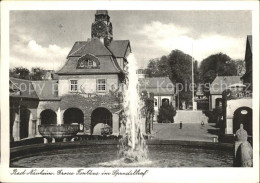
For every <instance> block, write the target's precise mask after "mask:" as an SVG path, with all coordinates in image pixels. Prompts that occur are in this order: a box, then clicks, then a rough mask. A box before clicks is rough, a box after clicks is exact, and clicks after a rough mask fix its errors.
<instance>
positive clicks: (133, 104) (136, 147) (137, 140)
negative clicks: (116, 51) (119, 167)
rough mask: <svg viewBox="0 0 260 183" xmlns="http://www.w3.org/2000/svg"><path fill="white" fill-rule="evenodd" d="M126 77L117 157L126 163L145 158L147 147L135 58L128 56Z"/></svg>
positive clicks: (131, 55)
mask: <svg viewBox="0 0 260 183" xmlns="http://www.w3.org/2000/svg"><path fill="white" fill-rule="evenodd" d="M126 68H127V77H126V83H125V88H124V102H123V104H124V112H123V114H122V121H121V127H120V135H121V136H122V138H121V139H120V140H119V142H120V143H119V152H118V154H119V157H120V158H121V159H123V161H124V162H126V163H132V162H140V161H144V160H147V158H148V148H147V145H146V142H145V139H144V136H143V129H142V128H143V126H142V122H141V118H142V116H141V115H142V112H141V109H142V107H143V105H144V104H143V101H142V100H141V99H140V91H139V87H138V75H137V72H136V71H137V67H136V60H135V57H134V55H133V54H132V53H131V54H130V55H129V57H128V65H127V66H126Z"/></svg>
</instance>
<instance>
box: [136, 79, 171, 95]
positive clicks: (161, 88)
mask: <svg viewBox="0 0 260 183" xmlns="http://www.w3.org/2000/svg"><path fill="white" fill-rule="evenodd" d="M139 84H140V89H141V90H146V91H148V92H152V93H154V94H157V95H158V94H160V95H163V94H167V95H170V94H174V92H175V90H174V85H173V83H172V81H171V80H170V79H169V78H168V77H153V78H141V79H139Z"/></svg>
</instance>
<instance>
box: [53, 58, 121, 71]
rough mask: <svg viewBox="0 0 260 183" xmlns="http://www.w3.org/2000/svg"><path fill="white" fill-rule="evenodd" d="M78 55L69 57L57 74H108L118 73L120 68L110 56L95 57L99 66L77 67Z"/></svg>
mask: <svg viewBox="0 0 260 183" xmlns="http://www.w3.org/2000/svg"><path fill="white" fill-rule="evenodd" d="M79 58H80V57H69V59H68V61H67V62H66V63H65V65H64V66H63V67H62V68H61V69H60V70H59V71H58V72H57V74H97V73H99V74H108V73H120V72H121V69H120V67H119V66H118V64H117V62H115V61H113V58H112V57H111V56H99V57H97V58H98V60H99V62H100V65H99V68H80V69H79V68H77V65H78V59H79Z"/></svg>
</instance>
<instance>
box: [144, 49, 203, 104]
mask: <svg viewBox="0 0 260 183" xmlns="http://www.w3.org/2000/svg"><path fill="white" fill-rule="evenodd" d="M191 63H192V57H191V56H190V55H188V54H185V53H183V52H182V51H180V50H173V51H172V52H171V53H170V54H169V55H168V56H162V57H161V58H160V59H152V60H150V62H149V64H148V66H147V69H146V74H148V76H149V77H162V76H164V77H165V76H168V77H169V78H170V80H171V81H172V82H173V83H174V84H178V86H179V89H180V90H181V89H182V91H180V93H179V97H180V100H181V101H185V102H186V103H188V102H191V97H192V93H191V90H190V88H189V86H190V84H191V78H192V76H191V73H192V70H191ZM198 80H199V72H198V64H197V61H195V62H194V81H195V83H197V82H198ZM185 86H186V90H185Z"/></svg>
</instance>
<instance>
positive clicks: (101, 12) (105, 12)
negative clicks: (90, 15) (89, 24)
mask: <svg viewBox="0 0 260 183" xmlns="http://www.w3.org/2000/svg"><path fill="white" fill-rule="evenodd" d="M96 15H108V11H107V10H97V11H96Z"/></svg>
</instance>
